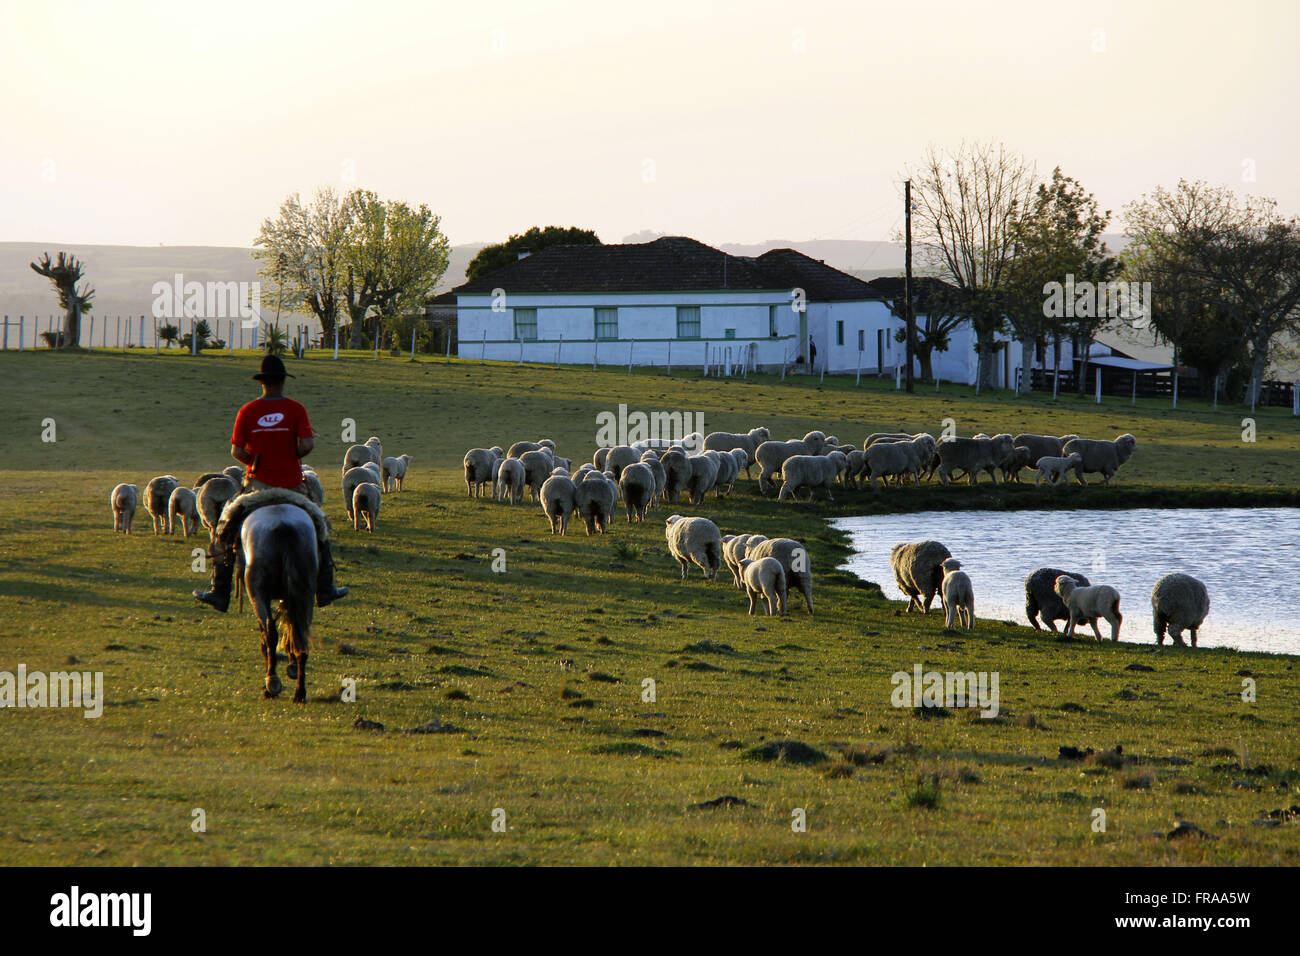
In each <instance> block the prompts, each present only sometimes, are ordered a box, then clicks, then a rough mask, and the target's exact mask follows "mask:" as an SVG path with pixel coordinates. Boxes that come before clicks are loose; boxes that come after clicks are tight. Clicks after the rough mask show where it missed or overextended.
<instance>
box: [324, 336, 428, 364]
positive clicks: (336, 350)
mask: <svg viewBox="0 0 1300 956" xmlns="http://www.w3.org/2000/svg"><path fill="white" fill-rule="evenodd" d="M337 334H338V332H337V331H336V332H335V335H337ZM446 339H447V358H446V360H445V361H444V363H443V364H444V365H450V364H451V329H447V330H446ZM334 351H335V353H337V352H338V349H337V348H336V349H335V350H334ZM336 357H337V355H336Z"/></svg>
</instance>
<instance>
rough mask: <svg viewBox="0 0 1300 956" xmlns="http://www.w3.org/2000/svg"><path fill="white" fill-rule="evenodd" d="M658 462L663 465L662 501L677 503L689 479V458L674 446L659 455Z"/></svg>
mask: <svg viewBox="0 0 1300 956" xmlns="http://www.w3.org/2000/svg"><path fill="white" fill-rule="evenodd" d="M659 464H661V465H663V466H664V495H663V497H664V501H666V502H668V503H670V504H677V501H678V499H679V498H680V497H681V493H682V492H683V491H684V490H686V486H687V484H688V483H689V482H690V480H691V471H692V468H691V460H690V459H689V458H687V457H686V454H685V453H684V452H683V451H681V450H680V449H677V448H674V449H671V450H669V451H666V452H664V453H663V455H662V456H660V458H659Z"/></svg>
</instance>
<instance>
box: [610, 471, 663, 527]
mask: <svg viewBox="0 0 1300 956" xmlns="http://www.w3.org/2000/svg"><path fill="white" fill-rule="evenodd" d="M618 487H619V489H620V490H621V491H622V493H623V504H624V505H626V506H627V523H628V524H631V523H632V522H633V520H636V521H645V513H646V509H648V508H649V507H650V502H651V501H653V500H654V496H655V476H654V472H652V471H651V470H650V467H649V466H648V465H646V464H645V463H644V462H640V461H638V462H633V463H632V464H630V465H628V466H627V467H626V468H624V469H623V474H622V475H620V476H619V479H618Z"/></svg>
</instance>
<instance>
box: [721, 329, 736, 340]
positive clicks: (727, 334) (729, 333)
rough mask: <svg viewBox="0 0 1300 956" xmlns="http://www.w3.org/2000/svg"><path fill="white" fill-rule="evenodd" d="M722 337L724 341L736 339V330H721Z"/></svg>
mask: <svg viewBox="0 0 1300 956" xmlns="http://www.w3.org/2000/svg"><path fill="white" fill-rule="evenodd" d="M722 337H723V338H724V339H734V338H735V337H736V330H735V329H723V330H722Z"/></svg>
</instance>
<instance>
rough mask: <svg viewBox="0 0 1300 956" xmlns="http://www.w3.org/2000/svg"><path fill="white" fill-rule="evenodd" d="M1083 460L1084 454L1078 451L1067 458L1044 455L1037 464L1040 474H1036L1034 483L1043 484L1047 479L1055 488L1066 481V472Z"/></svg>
mask: <svg viewBox="0 0 1300 956" xmlns="http://www.w3.org/2000/svg"><path fill="white" fill-rule="evenodd" d="M1082 461H1083V456H1082V455H1080V454H1079V453H1078V452H1073V453H1071V454H1070V455H1069V456H1068V457H1066V458H1052V457H1050V456H1044V457H1042V458H1040V459H1038V462H1037V463H1036V466H1035V467H1037V468H1038V474H1037V475H1035V476H1034V484H1035V485H1041V484H1042V483H1043V480H1044V479H1046V480H1047V483H1048V484H1049V485H1051V486H1052V487H1053V488H1055V487H1056V486H1057V485H1059V484H1061V483H1062V482H1064V481H1066V480H1067V479H1066V473H1067V472H1069V470H1070V469H1071V468H1077V467H1078V466H1079V465H1080V464H1081V463H1082Z"/></svg>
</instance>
